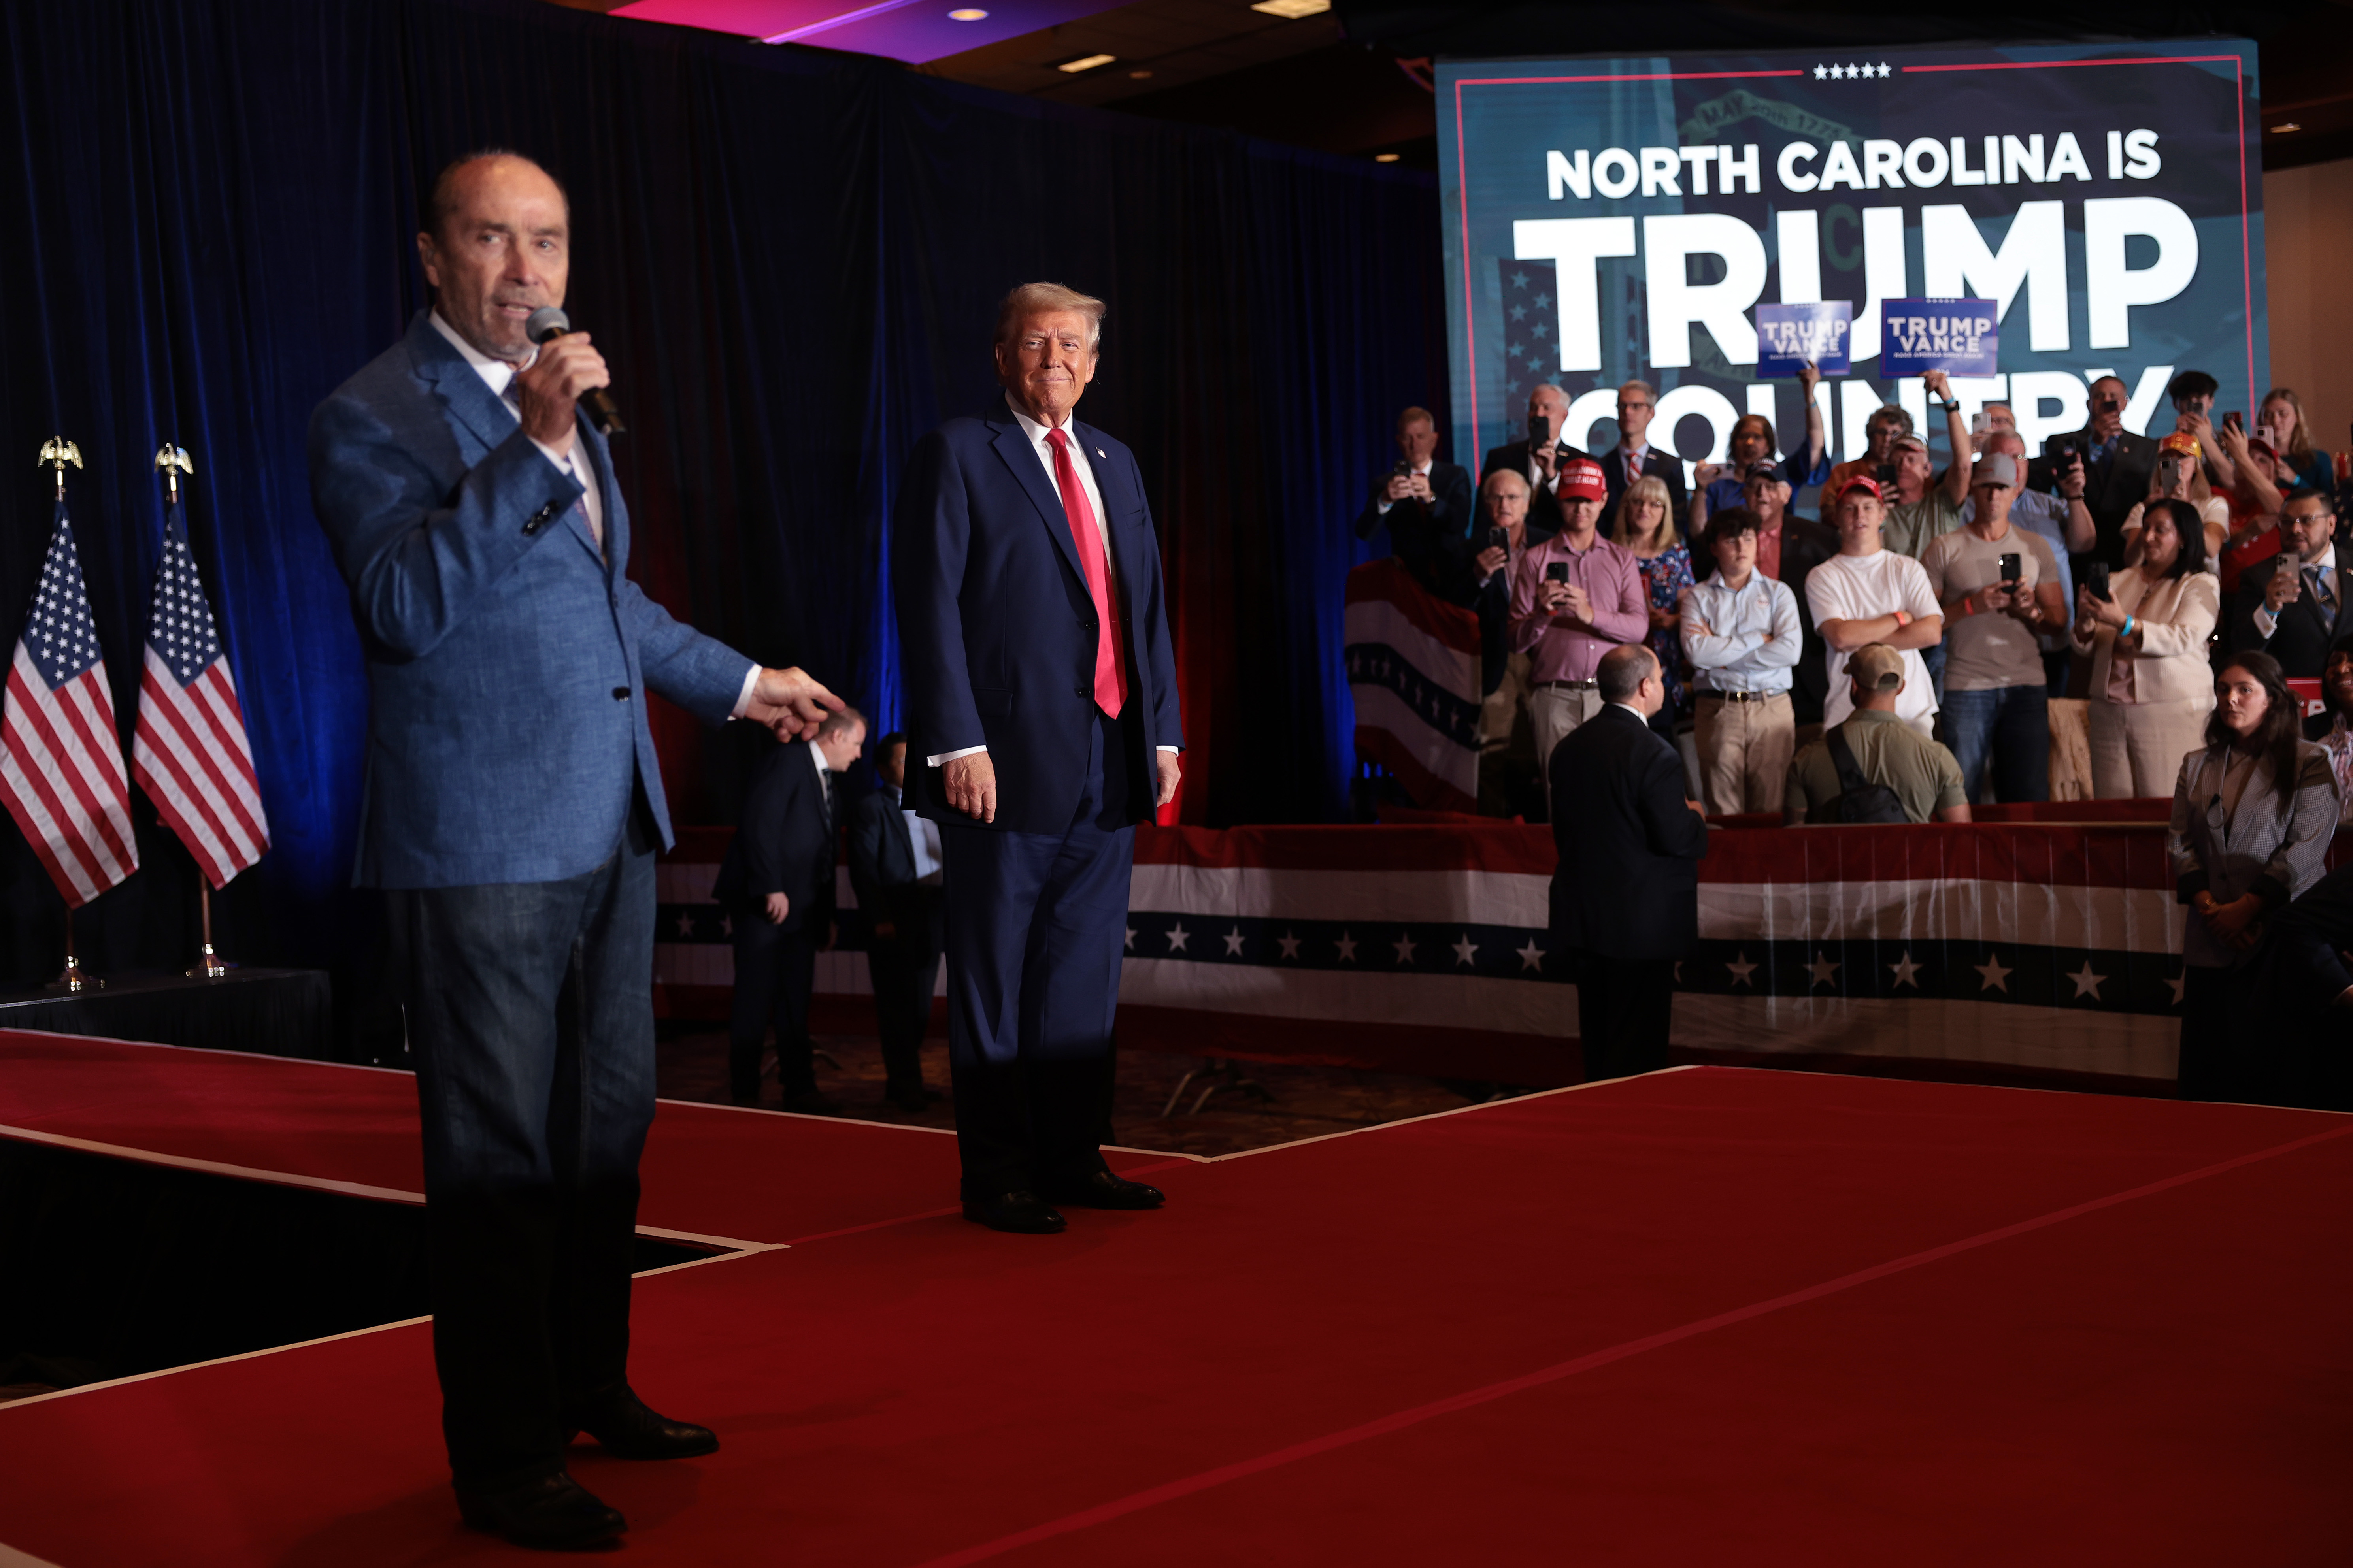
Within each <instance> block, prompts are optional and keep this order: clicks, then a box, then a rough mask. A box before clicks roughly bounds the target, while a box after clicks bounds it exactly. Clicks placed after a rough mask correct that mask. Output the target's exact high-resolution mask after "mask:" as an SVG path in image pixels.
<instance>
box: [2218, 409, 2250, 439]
mask: <svg viewBox="0 0 2353 1568" xmlns="http://www.w3.org/2000/svg"><path fill="white" fill-rule="evenodd" d="M2222 427H2223V428H2224V429H2226V430H2232V431H2236V432H2238V433H2240V434H2242V435H2243V434H2245V432H2246V428H2247V422H2246V419H2245V418H2244V417H2243V416H2242V415H2241V413H2240V411H2239V410H2238V409H2235V408H2233V409H2232V410H2231V412H2229V413H2228V414H2225V415H2223V416H2222Z"/></svg>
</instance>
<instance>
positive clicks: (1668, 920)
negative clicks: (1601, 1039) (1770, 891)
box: [1551, 703, 1707, 959]
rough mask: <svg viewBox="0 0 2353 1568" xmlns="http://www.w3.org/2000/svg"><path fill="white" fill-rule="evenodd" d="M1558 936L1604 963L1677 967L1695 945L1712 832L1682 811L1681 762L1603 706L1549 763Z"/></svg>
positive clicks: (1625, 714) (1642, 727) (1626, 716)
mask: <svg viewBox="0 0 2353 1568" xmlns="http://www.w3.org/2000/svg"><path fill="white" fill-rule="evenodd" d="M1551 776H1552V839H1553V845H1554V847H1555V848H1556V849H1557V850H1558V851H1559V853H1560V864H1559V868H1557V869H1556V870H1555V871H1554V872H1553V876H1552V929H1553V931H1555V932H1556V934H1558V935H1559V937H1560V938H1561V940H1562V941H1563V942H1565V943H1567V945H1568V946H1569V947H1571V948H1575V949H1577V950H1579V951H1581V952H1590V953H1598V954H1599V955H1601V956H1602V957H1605V958H1626V959H1642V958H1681V957H1683V954H1684V953H1686V952H1689V951H1690V950H1691V945H1692V943H1693V942H1696V941H1698V940H1699V862H1700V860H1701V859H1702V858H1704V856H1705V855H1706V854H1707V825H1706V824H1705V823H1704V822H1702V821H1701V820H1700V817H1699V813H1697V812H1695V811H1694V810H1692V808H1691V807H1690V806H1689V805H1686V804H1684V801H1685V796H1684V795H1683V758H1682V757H1681V756H1680V755H1679V754H1678V753H1677V752H1676V751H1675V749H1674V747H1672V746H1671V745H1669V744H1668V743H1667V742H1665V741H1663V740H1662V739H1660V738H1659V736H1658V734H1657V733H1656V731H1652V730H1651V727H1650V726H1649V725H1648V724H1645V723H1643V722H1642V721H1641V720H1640V719H1638V718H1636V717H1635V716H1634V714H1633V713H1632V711H1631V710H1628V709H1624V708H1620V707H1619V706H1618V705H1617V704H1615V703H1605V704H1604V705H1603V707H1602V709H1601V711H1600V712H1599V713H1597V714H1595V715H1594V716H1593V717H1592V718H1590V719H1588V720H1587V721H1585V722H1584V723H1582V724H1580V725H1578V726H1577V728H1576V729H1574V730H1572V731H1569V732H1568V735H1567V739H1565V740H1563V741H1562V742H1561V743H1560V744H1559V745H1558V746H1556V747H1555V748H1554V750H1553V753H1552V773H1551Z"/></svg>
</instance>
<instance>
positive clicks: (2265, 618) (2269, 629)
mask: <svg viewBox="0 0 2353 1568" xmlns="http://www.w3.org/2000/svg"><path fill="white" fill-rule="evenodd" d="M2274 559H2276V560H2277V561H2278V562H2279V563H2280V564H2279V565H2277V566H2275V567H2274V568H2272V570H2273V571H2274V572H2284V571H2286V570H2287V563H2289V562H2291V561H2293V562H2295V577H2296V585H2297V586H2298V587H2299V588H2301V589H2303V591H2304V592H2305V593H2306V594H2309V593H2311V592H2312V589H2311V586H2310V585H2309V584H2306V582H2305V581H2304V574H2305V573H2306V572H2308V571H2310V570H2312V569H2313V568H2314V567H2318V568H2319V569H2320V574H2321V578H2322V581H2324V582H2326V583H2327V584H2328V597H2329V599H2330V601H2331V602H2332V603H2334V604H2337V605H2342V604H2344V602H2345V576H2344V574H2343V573H2341V572H2339V571H2337V564H2338V563H2337V546H2336V545H2335V544H2331V545H2329V546H2328V548H2327V550H2325V551H2323V552H2321V556H2320V559H2319V560H2317V561H2306V560H2305V559H2304V558H2303V557H2301V556H2298V555H2295V554H2293V553H2290V552H2281V553H2280V554H2279V555H2278V556H2276V557H2274ZM2254 620H2255V631H2256V632H2257V633H2258V634H2259V635H2260V636H2261V637H2263V640H2264V641H2265V642H2269V641H2271V640H2272V637H2273V636H2274V634H2275V633H2277V632H2278V630H2279V617H2278V616H2275V615H2274V614H2272V612H2271V607H2270V606H2269V605H2264V604H2262V603H2260V602H2258V603H2257V604H2256V605H2255V616H2254Z"/></svg>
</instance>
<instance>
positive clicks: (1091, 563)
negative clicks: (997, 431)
mask: <svg viewBox="0 0 2353 1568" xmlns="http://www.w3.org/2000/svg"><path fill="white" fill-rule="evenodd" d="M1046 440H1047V442H1048V444H1049V445H1050V446H1051V447H1053V448H1054V483H1055V484H1056V485H1057V486H1058V487H1059V488H1060V489H1061V492H1062V514H1063V515H1064V516H1065V517H1067V518H1069V519H1070V521H1071V544H1072V545H1073V546H1075V547H1076V548H1077V550H1078V552H1079V564H1080V566H1081V567H1082V569H1083V570H1084V571H1085V573H1086V576H1087V595H1088V596H1089V597H1090V598H1092V599H1093V600H1094V602H1095V706H1096V707H1098V708H1100V709H1102V710H1103V711H1104V712H1105V713H1107V714H1109V715H1110V716H1111V717H1113V718H1114V719H1116V718H1118V717H1119V710H1121V709H1122V708H1123V707H1124V706H1126V703H1127V672H1126V671H1125V670H1124V669H1123V668H1120V662H1119V643H1120V638H1119V611H1118V609H1117V607H1116V606H1115V605H1113V602H1112V595H1111V577H1110V572H1109V567H1108V563H1109V560H1110V557H1109V556H1108V555H1107V554H1106V553H1105V552H1104V550H1103V535H1102V533H1101V532H1100V531H1097V529H1096V528H1095V513H1094V509H1093V508H1092V507H1091V506H1089V505H1088V504H1087V492H1086V490H1085V489H1082V487H1081V486H1080V484H1079V470H1078V468H1077V466H1076V465H1075V464H1073V463H1072V462H1071V438H1070V437H1069V436H1067V435H1065V434H1064V433H1063V432H1061V431H1060V430H1049V431H1048V432H1046Z"/></svg>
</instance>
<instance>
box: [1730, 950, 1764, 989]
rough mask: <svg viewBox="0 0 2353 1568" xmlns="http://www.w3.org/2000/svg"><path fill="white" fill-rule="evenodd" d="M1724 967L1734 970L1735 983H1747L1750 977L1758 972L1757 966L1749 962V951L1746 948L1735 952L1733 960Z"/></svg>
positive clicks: (1733, 978) (1733, 980)
mask: <svg viewBox="0 0 2353 1568" xmlns="http://www.w3.org/2000/svg"><path fill="white" fill-rule="evenodd" d="M1724 967H1725V968H1726V969H1729V970H1730V971H1732V983H1733V984H1735V985H1746V984H1748V983H1749V981H1748V977H1749V976H1750V975H1751V974H1754V973H1756V972H1757V966H1756V965H1755V964H1753V963H1749V962H1748V953H1747V952H1746V950H1745V949H1744V950H1743V951H1741V952H1736V953H1734V954H1733V955H1732V962H1731V963H1727V964H1725V966H1724Z"/></svg>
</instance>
